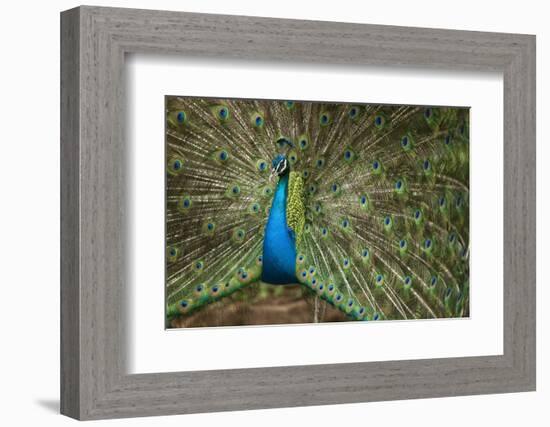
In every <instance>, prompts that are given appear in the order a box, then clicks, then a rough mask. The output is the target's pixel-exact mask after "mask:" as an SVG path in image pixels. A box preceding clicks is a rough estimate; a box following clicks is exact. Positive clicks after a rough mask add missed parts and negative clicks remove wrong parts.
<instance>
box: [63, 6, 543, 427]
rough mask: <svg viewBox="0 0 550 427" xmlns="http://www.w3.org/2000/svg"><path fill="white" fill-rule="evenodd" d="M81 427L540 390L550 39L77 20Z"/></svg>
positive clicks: (67, 27) (71, 48) (66, 344)
mask: <svg viewBox="0 0 550 427" xmlns="http://www.w3.org/2000/svg"><path fill="white" fill-rule="evenodd" d="M61 58H62V60H61V87H62V96H61V121H62V123H61V164H62V177H61V178H62V179H61V181H62V194H61V200H62V206H61V208H62V209H61V232H62V236H61V242H62V245H61V246H62V254H61V255H62V257H61V260H62V263H61V273H62V274H61V411H62V413H63V414H65V415H68V416H71V417H73V418H77V419H101V418H116V417H133V416H150V415H166V414H183V413H196V412H214V411H226V410H243V409H259V408H274V407H289V406H305V405H320V404H334V403H349V402H364V401H375V400H392V399H409V398H422V397H437V396H458V395H466V394H481V393H503V392H512V391H529V390H534V389H535V263H536V251H535V246H536V245H535V37H534V36H530V35H519V34H495V33H483V32H467V31H454V30H435V29H422V28H406V27H390V26H373V25H359V24H347V23H334V22H314V21H297V20H281V19H270V18H256V17H242V16H222V15H208V14H195V13H181V12H162V11H145V10H133V9H113V8H103V7H87V6H83V7H79V8H76V9H71V10H69V11H66V12H63V13H62V15H61Z"/></svg>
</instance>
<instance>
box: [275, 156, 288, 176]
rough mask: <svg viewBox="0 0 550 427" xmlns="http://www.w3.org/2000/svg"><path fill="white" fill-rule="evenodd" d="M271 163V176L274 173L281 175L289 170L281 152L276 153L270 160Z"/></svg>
mask: <svg viewBox="0 0 550 427" xmlns="http://www.w3.org/2000/svg"><path fill="white" fill-rule="evenodd" d="M271 165H272V168H271V176H273V175H274V174H277V176H283V175H286V174H287V173H288V172H290V166H289V164H288V160H287V158H286V156H284V155H283V154H278V155H277V156H276V157H275V158H274V159H273V161H272V162H271Z"/></svg>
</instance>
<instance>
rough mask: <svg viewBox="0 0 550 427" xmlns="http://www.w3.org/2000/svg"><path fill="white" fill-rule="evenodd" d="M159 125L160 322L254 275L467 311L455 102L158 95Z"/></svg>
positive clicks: (358, 301) (321, 295) (369, 306)
mask: <svg viewBox="0 0 550 427" xmlns="http://www.w3.org/2000/svg"><path fill="white" fill-rule="evenodd" d="M165 136H166V290H165V291H166V317H167V325H168V327H170V325H173V324H174V320H177V319H181V318H182V317H186V316H191V315H193V313H197V312H200V311H201V310H204V309H205V307H207V306H210V307H212V306H213V305H215V303H217V302H218V301H221V300H224V299H226V298H228V297H230V296H231V295H233V294H235V293H237V292H239V291H243V290H244V289H246V288H250V287H254V286H269V287H281V286H296V285H299V286H300V288H301V289H303V290H304V292H305V293H306V294H307V295H309V297H310V298H313V299H314V300H315V303H316V304H317V303H322V304H327V305H329V306H331V307H333V308H335V309H337V310H338V311H339V312H340V313H341V314H342V315H343V316H344V317H345V318H346V319H349V320H356V321H366V320H367V321H368V320H393V319H426V318H443V317H445V318H448V317H466V316H468V315H469V247H470V244H469V109H468V108H456V107H443V106H414V105H372V104H360V103H358V104H350V103H330V102H309V101H308V102H305V101H293V100H249V99H214V98H197V97H179V96H167V97H166V135H165ZM315 321H319V319H318V318H316V320H315Z"/></svg>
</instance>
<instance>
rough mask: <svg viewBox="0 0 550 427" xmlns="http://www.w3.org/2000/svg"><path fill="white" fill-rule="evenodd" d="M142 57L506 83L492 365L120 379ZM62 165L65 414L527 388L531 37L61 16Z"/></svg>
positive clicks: (187, 18) (265, 21)
mask: <svg viewBox="0 0 550 427" xmlns="http://www.w3.org/2000/svg"><path fill="white" fill-rule="evenodd" d="M144 52H145V53H147V52H151V53H169V54H178V55H185V56H193V57H216V58H227V59H231V58H237V59H261V60H272V61H280V60H285V61H295V62H300V63H312V62H316V63H320V64H347V65H350V66H354V65H362V64H370V65H390V66H394V67H400V66H415V67H434V68H438V69H451V70H488V71H500V72H502V73H503V76H504V171H505V175H504V267H503V268H504V309H503V312H504V354H503V355H501V356H487V357H465V358H446V359H426V360H408V361H397V362H396V361H391V362H368V363H352V364H333V365H315V366H291V367H275V368H255V369H234V370H223V371H222V370H217V371H202V372H197V371H194V372H179V373H178V372H176V373H156V374H135V375H129V374H127V372H126V369H125V367H126V364H125V361H126V354H125V350H126V345H125V343H126V339H127V338H126V337H127V335H126V325H125V324H124V319H125V309H126V308H125V305H124V299H123V298H124V295H125V286H126V277H128V274H127V273H128V271H127V269H128V265H127V261H126V259H125V257H124V255H123V254H125V253H126V244H127V243H126V242H127V236H128V231H127V227H126V224H125V210H126V203H125V189H126V188H127V181H126V180H127V176H126V172H125V171H126V169H125V164H124V162H125V158H126V157H125V151H126V149H127V147H126V140H125V129H124V120H123V117H124V108H125V105H124V104H125V93H124V91H125V84H124V58H125V54H127V53H144ZM473 143H476V142H475V141H474V142H473ZM61 165H62V170H61V412H62V413H63V414H65V415H68V416H70V417H74V418H77V419H100V418H116V417H133V416H149V415H166V414H182V413H194V412H214V411H229V410H243V409H259V408H274V407H292V406H304V405H323V404H334V403H349V402H364V401H378V400H391V399H410V398H422V397H436V396H457V395H466V394H482V393H503V392H516V391H529V390H535V265H536V259H535V256H536V252H535V231H536V230H535V37H534V36H530V35H519V34H496V33H483V32H469V31H451V30H438V29H424V28H407V27H392V26H377V25H359V24H345V23H335V22H314V21H300V20H281V19H269V18H256V17H244V16H223V15H208V14H195V13H181V12H163V11H146V10H133V9H114V8H100V7H88V6H83V7H79V8H76V9H72V10H69V11H65V12H63V13H62V14H61Z"/></svg>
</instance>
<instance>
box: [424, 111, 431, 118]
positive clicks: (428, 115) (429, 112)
mask: <svg viewBox="0 0 550 427" xmlns="http://www.w3.org/2000/svg"><path fill="white" fill-rule="evenodd" d="M424 117H426V118H427V119H429V118H430V117H432V109H431V108H426V110H425V111H424Z"/></svg>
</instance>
